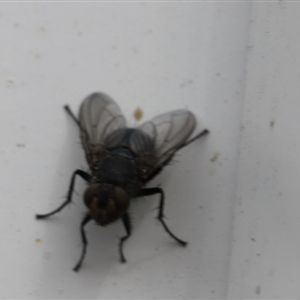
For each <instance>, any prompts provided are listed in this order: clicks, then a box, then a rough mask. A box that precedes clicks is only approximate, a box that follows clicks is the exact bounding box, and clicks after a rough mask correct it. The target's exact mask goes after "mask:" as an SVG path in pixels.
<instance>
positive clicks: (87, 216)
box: [73, 214, 92, 272]
mask: <svg viewBox="0 0 300 300" xmlns="http://www.w3.org/2000/svg"><path fill="white" fill-rule="evenodd" d="M91 220H92V217H91V216H90V215H89V214H87V215H86V216H85V217H84V219H83V220H82V222H81V226H80V232H81V238H82V252H81V256H80V259H79V261H78V263H77V264H76V266H75V267H74V269H73V270H74V271H75V272H78V270H79V269H80V267H81V265H82V262H83V260H84V257H85V254H86V247H87V245H88V241H87V238H86V235H85V231H84V226H85V225H86V224H87V223H88V222H89V221H91Z"/></svg>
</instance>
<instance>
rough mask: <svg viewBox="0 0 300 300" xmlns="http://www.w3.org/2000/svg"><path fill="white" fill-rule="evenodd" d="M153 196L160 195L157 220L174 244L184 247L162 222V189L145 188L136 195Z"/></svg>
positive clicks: (183, 243) (184, 243)
mask: <svg viewBox="0 0 300 300" xmlns="http://www.w3.org/2000/svg"><path fill="white" fill-rule="evenodd" d="M155 194H160V201H159V207H158V216H157V218H158V220H159V221H160V223H161V224H162V226H163V227H164V229H165V231H166V232H167V233H168V234H169V235H170V237H172V238H173V239H174V240H175V241H176V242H178V243H179V244H180V245H182V246H186V245H187V244H188V243H187V242H185V241H183V240H181V239H179V238H178V237H177V236H176V235H175V234H174V233H173V232H172V231H171V230H170V229H169V227H168V226H167V224H166V222H165V221H164V205H165V194H164V191H163V189H161V188H158V187H156V188H145V189H142V190H140V192H139V193H138V195H137V196H138V197H142V196H150V195H155Z"/></svg>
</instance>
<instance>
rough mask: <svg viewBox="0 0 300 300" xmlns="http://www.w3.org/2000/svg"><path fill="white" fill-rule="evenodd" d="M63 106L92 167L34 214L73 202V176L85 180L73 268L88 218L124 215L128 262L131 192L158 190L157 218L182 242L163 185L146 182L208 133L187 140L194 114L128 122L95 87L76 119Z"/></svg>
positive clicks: (98, 220) (169, 114) (104, 221)
mask: <svg viewBox="0 0 300 300" xmlns="http://www.w3.org/2000/svg"><path fill="white" fill-rule="evenodd" d="M64 108H65V110H66V112H67V113H68V114H69V115H70V117H71V118H72V119H73V120H74V121H75V123H76V125H77V126H78V128H79V131H80V137H81V142H82V145H83V148H84V151H85V156H86V160H87V162H88V165H89V168H90V172H89V173H87V172H85V171H82V170H76V171H74V173H73V175H72V177H71V182H70V186H69V191H68V194H67V198H66V200H65V201H64V202H63V203H62V204H61V205H60V206H59V207H58V208H57V209H55V210H53V211H52V212H50V213H48V214H43V215H40V214H39V215H36V217H37V219H45V218H48V217H49V216H52V215H54V214H56V213H57V212H59V211H61V210H62V209H63V208H64V207H65V206H66V205H68V204H69V203H71V201H72V193H73V188H74V184H75V178H76V176H80V177H81V178H82V179H83V180H85V181H86V182H87V183H88V188H87V189H86V191H85V193H84V197H83V199H84V203H85V205H86V206H87V208H88V211H87V213H86V214H85V217H84V218H83V220H82V222H81V227H80V231H81V238H82V243H83V246H82V252H81V256H80V258H79V261H78V263H77V264H76V266H75V267H74V271H78V270H79V269H80V267H81V265H82V262H83V260H84V257H85V254H86V248H87V244H88V242H87V238H86V234H85V230H84V228H85V225H86V224H87V223H89V222H90V221H91V220H94V221H95V222H96V223H97V224H98V225H100V226H106V225H108V224H110V223H112V222H114V221H116V220H118V219H121V220H122V223H123V225H124V227H125V232H126V235H124V236H123V237H121V238H120V241H119V253H120V258H121V262H126V259H125V256H124V253H123V244H124V242H125V241H126V240H127V239H128V238H129V237H130V235H131V231H132V225H131V219H130V216H129V214H128V209H129V206H130V202H131V199H132V198H137V197H143V196H150V195H155V194H158V195H159V207H158V216H157V218H158V220H159V221H160V223H161V224H162V226H163V228H164V229H165V231H166V232H167V233H168V234H169V236H170V237H171V238H173V239H174V240H175V241H176V242H178V243H179V244H180V245H183V246H185V245H186V244H187V242H185V241H183V240H181V239H179V238H178V237H177V236H176V235H174V234H173V233H172V231H171V230H170V229H169V227H168V226H167V224H166V222H165V220H164V203H165V194H164V191H163V189H162V188H160V187H152V188H145V185H146V184H147V183H148V182H149V181H150V180H152V179H153V178H154V177H155V176H156V175H158V174H159V173H160V172H161V171H162V170H163V168H164V167H165V166H167V165H168V164H169V163H170V162H171V160H172V159H173V157H174V155H175V153H176V152H177V151H178V150H180V149H182V148H184V147H186V146H187V145H189V144H190V143H192V142H194V141H195V140H197V139H199V138H200V137H202V136H204V135H206V134H207V133H208V130H206V129H205V130H203V131H201V132H200V133H199V134H197V135H196V136H195V137H194V138H192V139H190V140H188V139H189V137H190V136H191V134H192V133H193V131H194V129H195V126H196V120H195V116H194V115H193V113H191V112H190V111H187V110H173V111H171V112H167V113H164V114H161V115H159V116H157V117H155V118H153V119H152V120H150V121H148V122H145V123H143V124H142V125H140V126H139V127H137V128H127V127H126V120H125V118H124V116H123V115H122V113H121V110H120V108H119V106H118V105H117V104H116V103H115V102H114V101H113V100H112V99H111V98H110V97H109V96H107V95H105V94H103V93H94V94H92V95H90V96H88V97H87V98H86V99H85V100H84V101H83V102H82V104H81V106H80V109H79V117H78V119H77V118H76V117H75V115H74V114H73V112H72V111H71V109H70V108H69V106H65V107H64Z"/></svg>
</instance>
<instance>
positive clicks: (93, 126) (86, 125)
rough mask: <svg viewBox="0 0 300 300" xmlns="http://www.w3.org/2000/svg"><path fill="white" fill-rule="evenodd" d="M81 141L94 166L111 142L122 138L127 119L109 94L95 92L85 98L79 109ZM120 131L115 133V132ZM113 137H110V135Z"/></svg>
mask: <svg viewBox="0 0 300 300" xmlns="http://www.w3.org/2000/svg"><path fill="white" fill-rule="evenodd" d="M79 123H80V129H81V133H80V136H81V142H82V145H83V148H84V150H85V153H86V158H87V161H88V163H89V165H90V167H91V168H92V167H93V166H94V164H95V163H96V162H97V161H98V159H99V158H100V157H101V156H103V155H105V154H106V149H107V148H109V147H110V146H111V145H110V144H116V143H117V142H118V140H121V139H122V136H121V135H122V134H123V132H125V130H121V129H124V128H126V120H125V118H124V116H123V115H122V113H121V110H120V108H119V106H118V105H117V104H116V103H115V102H114V100H112V99H111V98H110V97H109V96H107V95H105V94H103V93H94V94H91V95H90V96H88V97H87V98H85V99H84V100H83V102H82V104H81V106H80V109H79ZM116 131H117V132H120V134H114V135H112V133H113V132H116ZM109 136H111V138H109V139H108V137H109Z"/></svg>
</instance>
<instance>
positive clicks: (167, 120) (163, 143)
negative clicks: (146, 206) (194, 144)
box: [132, 110, 196, 176]
mask: <svg viewBox="0 0 300 300" xmlns="http://www.w3.org/2000/svg"><path fill="white" fill-rule="evenodd" d="M195 127H196V119H195V116H194V115H193V114H192V113H191V112H189V111H187V110H174V111H171V112H168V113H165V114H161V115H159V116H157V117H155V118H153V119H152V120H151V121H148V122H145V123H144V124H142V125H141V126H140V127H138V128H137V131H139V132H140V133H143V134H144V135H145V136H147V137H148V140H152V146H151V147H150V146H149V145H150V144H149V143H148V144H147V145H148V146H147V147H146V143H142V146H143V147H144V148H147V149H149V150H150V149H151V148H152V149H153V150H152V155H151V156H150V157H149V158H148V159H149V160H150V161H151V166H148V168H151V170H149V174H148V176H150V175H151V173H152V172H154V171H155V170H156V169H157V168H159V167H160V166H163V165H164V164H167V163H168V162H169V161H170V160H171V159H172V157H173V156H174V154H175V152H176V151H177V150H179V149H180V147H181V146H183V145H184V143H185V142H186V141H187V139H188V138H189V137H190V135H191V134H192V133H193V131H194V129H195ZM133 141H134V139H132V142H133ZM140 144H141V143H140ZM140 144H139V143H135V144H134V145H132V148H133V149H141V148H142V146H141V145H140ZM142 151H145V150H142ZM142 151H137V152H140V153H142ZM148 152H150V151H148ZM141 155H142V154H141ZM146 168H147V167H146Z"/></svg>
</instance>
